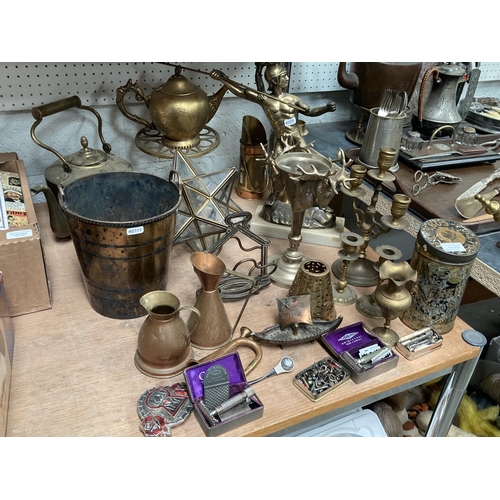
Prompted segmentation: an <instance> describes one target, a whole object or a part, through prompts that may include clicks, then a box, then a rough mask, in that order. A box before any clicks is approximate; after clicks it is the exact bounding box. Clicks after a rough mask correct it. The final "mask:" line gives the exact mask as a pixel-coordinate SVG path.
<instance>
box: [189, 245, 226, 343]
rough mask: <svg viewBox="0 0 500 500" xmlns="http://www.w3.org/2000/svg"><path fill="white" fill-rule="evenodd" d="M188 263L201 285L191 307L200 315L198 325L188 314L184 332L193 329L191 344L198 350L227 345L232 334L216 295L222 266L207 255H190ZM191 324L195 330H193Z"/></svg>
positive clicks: (215, 257)
mask: <svg viewBox="0 0 500 500" xmlns="http://www.w3.org/2000/svg"><path fill="white" fill-rule="evenodd" d="M190 259H191V264H192V265H193V270H194V272H195V273H196V275H197V276H198V278H199V280H200V283H201V290H200V292H199V294H198V297H197V299H196V302H195V304H194V305H195V307H196V308H197V309H198V310H199V311H200V315H201V316H200V321H199V322H197V320H196V317H195V316H193V315H192V314H191V316H190V317H189V319H188V322H187V325H188V328H190V329H191V328H192V329H193V333H192V335H191V342H192V344H193V345H194V346H195V347H198V348H200V349H217V348H219V347H222V346H223V345H225V344H227V343H228V342H229V341H230V340H231V337H232V334H233V329H232V327H231V324H230V323H229V318H228V316H227V313H226V309H225V307H224V303H223V302H222V297H221V294H220V291H219V283H220V280H221V278H222V276H223V274H224V273H225V272H226V265H225V264H224V262H223V261H222V260H221V259H219V257H217V256H216V255H213V254H211V253H207V252H194V253H192V254H191V257H190ZM195 322H197V326H193V325H194V323H195Z"/></svg>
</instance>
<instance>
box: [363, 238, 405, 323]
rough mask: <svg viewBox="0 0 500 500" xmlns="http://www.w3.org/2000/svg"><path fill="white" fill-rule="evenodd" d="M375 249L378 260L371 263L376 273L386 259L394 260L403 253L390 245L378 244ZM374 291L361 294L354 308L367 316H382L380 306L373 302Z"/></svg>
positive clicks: (378, 284)
mask: <svg viewBox="0 0 500 500" xmlns="http://www.w3.org/2000/svg"><path fill="white" fill-rule="evenodd" d="M375 251H376V252H377V254H378V255H379V259H378V262H375V263H374V264H373V266H374V268H375V270H376V271H377V274H378V273H379V272H380V266H381V265H382V264H383V263H384V262H385V261H386V260H391V261H393V262H394V261H396V260H398V259H400V258H401V257H402V256H403V253H402V252H401V251H400V250H398V249H397V248H396V247H393V246H391V245H380V246H378V247H377V248H376V249H375ZM379 286H380V279H379V282H378V283H377V287H379ZM375 291H376V290H375ZM375 291H374V292H373V293H370V294H369V295H363V297H360V298H359V299H358V300H357V301H356V309H357V311H358V312H360V313H361V314H362V315H363V316H366V317H368V318H377V319H378V318H383V316H382V311H381V310H380V307H379V306H378V304H377V303H376V302H375V297H374V295H375Z"/></svg>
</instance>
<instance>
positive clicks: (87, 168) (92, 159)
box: [31, 96, 132, 238]
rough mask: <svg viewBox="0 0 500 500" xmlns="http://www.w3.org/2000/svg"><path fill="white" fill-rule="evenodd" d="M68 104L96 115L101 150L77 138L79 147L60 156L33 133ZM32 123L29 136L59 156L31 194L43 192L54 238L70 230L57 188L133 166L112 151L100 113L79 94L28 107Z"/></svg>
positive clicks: (68, 106) (65, 236) (64, 235)
mask: <svg viewBox="0 0 500 500" xmlns="http://www.w3.org/2000/svg"><path fill="white" fill-rule="evenodd" d="M70 108H80V109H84V110H87V111H90V112H91V113H93V114H94V115H95V117H96V118H97V126H98V134H99V138H100V140H101V142H102V147H103V150H98V149H92V148H89V147H88V140H87V138H86V137H82V138H81V139H80V143H81V145H82V149H81V150H79V151H77V152H76V153H73V154H71V155H68V156H66V157H63V156H62V155H61V154H60V153H59V152H58V151H56V150H55V149H53V148H51V147H50V146H47V145H46V144H44V143H43V142H41V141H40V140H39V139H38V137H37V136H36V134H35V130H36V128H37V127H38V125H40V123H41V122H42V120H43V118H44V117H47V116H50V115H54V114H56V113H59V112H61V111H64V110H67V109H70ZM31 114H32V115H33V118H35V123H33V125H32V126H31V138H32V139H33V141H34V142H35V143H36V144H37V145H38V146H40V147H42V148H44V149H47V150H48V151H50V152H52V153H54V154H55V155H56V156H57V158H58V160H57V161H56V162H54V163H53V164H52V165H50V166H49V167H47V168H46V170H45V174H44V175H45V181H46V183H47V184H46V185H45V184H39V185H36V186H33V187H32V188H31V192H32V193H33V194H37V193H39V192H42V193H43V194H44V195H45V199H46V201H47V206H48V208H49V217H50V227H51V229H52V232H53V233H54V235H55V236H56V237H57V238H69V236H70V232H69V228H68V224H67V222H66V217H65V215H64V213H63V211H62V209H61V207H60V205H59V202H58V197H59V189H60V188H64V187H66V186H68V185H69V184H71V183H72V182H74V181H76V180H78V179H81V178H83V177H87V176H89V175H93V174H96V173H100V172H125V171H130V170H132V165H131V164H130V163H128V162H127V161H125V160H123V159H122V158H119V157H117V156H115V155H112V154H111V146H110V145H109V144H108V143H107V142H106V141H105V140H104V136H103V133H102V119H101V116H100V115H99V113H98V112H97V111H96V110H95V109H93V108H91V107H90V106H84V105H82V102H81V100H80V98H79V97H78V96H73V97H68V98H66V99H61V100H59V101H55V102H52V103H49V104H44V105H43V106H37V107H35V108H33V109H32V110H31Z"/></svg>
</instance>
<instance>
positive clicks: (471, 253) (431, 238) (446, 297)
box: [400, 219, 479, 334]
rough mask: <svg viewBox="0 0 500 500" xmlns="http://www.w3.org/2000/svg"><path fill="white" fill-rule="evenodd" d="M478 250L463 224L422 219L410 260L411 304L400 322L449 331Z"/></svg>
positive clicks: (416, 326)
mask: <svg viewBox="0 0 500 500" xmlns="http://www.w3.org/2000/svg"><path fill="white" fill-rule="evenodd" d="M478 252H479V240H478V238H477V237H476V235H475V234H474V233H473V232H472V231H471V230H470V229H468V228H466V227H465V226H463V225H461V224H459V223H457V222H454V221H451V220H445V219H430V220H427V221H425V222H424V223H423V224H422V225H421V227H420V230H419V232H418V234H417V240H416V242H415V249H414V252H413V257H412V260H411V267H412V268H413V269H415V270H416V271H417V280H416V281H415V282H414V283H413V285H412V286H411V289H410V293H411V296H412V305H411V306H410V308H409V309H407V310H406V311H405V312H404V313H403V314H402V315H401V318H400V319H401V321H402V322H403V323H404V324H405V325H407V326H408V327H410V328H413V329H414V330H418V329H420V328H424V327H427V326H432V328H433V329H434V330H435V331H436V332H437V333H440V334H443V333H447V332H449V331H450V330H451V329H452V328H453V325H454V322H455V318H456V317H457V314H458V308H459V306H460V303H461V302H462V298H463V295H464V292H465V287H466V286H467V282H468V279H469V276H470V272H471V269H472V265H473V264H474V261H475V259H476V256H477V253H478Z"/></svg>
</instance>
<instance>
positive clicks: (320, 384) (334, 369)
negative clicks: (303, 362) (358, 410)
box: [293, 357, 351, 402]
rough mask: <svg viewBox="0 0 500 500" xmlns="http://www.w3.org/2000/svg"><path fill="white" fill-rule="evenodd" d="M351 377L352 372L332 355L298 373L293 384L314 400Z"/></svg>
mask: <svg viewBox="0 0 500 500" xmlns="http://www.w3.org/2000/svg"><path fill="white" fill-rule="evenodd" d="M350 378H351V375H350V373H349V372H348V371H347V370H346V369H345V368H344V367H343V366H341V365H340V364H338V363H337V362H336V361H335V360H334V359H333V358H332V357H327V358H323V359H321V360H320V361H317V362H316V363H314V364H313V365H311V366H309V367H308V368H306V369H305V370H302V371H301V372H299V373H297V375H295V377H294V379H293V385H295V387H297V388H298V389H299V390H300V391H301V392H302V393H303V394H305V395H306V396H307V397H308V398H309V399H310V400H311V401H313V402H314V401H318V400H319V399H321V398H323V397H325V396H326V395H327V394H330V393H331V392H332V391H333V390H334V389H337V387H340V386H341V385H344V384H345V383H346V382H347V381H348V380H349V379H350Z"/></svg>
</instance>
